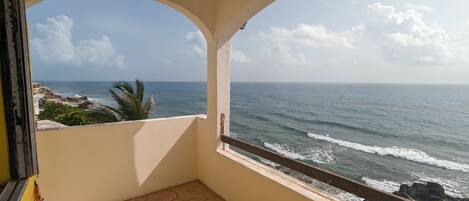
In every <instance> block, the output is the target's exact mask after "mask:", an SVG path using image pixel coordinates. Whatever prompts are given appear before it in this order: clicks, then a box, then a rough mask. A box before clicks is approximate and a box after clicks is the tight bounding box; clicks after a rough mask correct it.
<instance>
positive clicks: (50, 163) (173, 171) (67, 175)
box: [37, 115, 336, 201]
mask: <svg viewBox="0 0 469 201" xmlns="http://www.w3.org/2000/svg"><path fill="white" fill-rule="evenodd" d="M208 122H209V120H208V119H207V118H206V117H205V115H195V116H183V117H174V118H163V119H152V120H142V121H132V122H122V123H111V124H102V125H94V126H81V127H67V128H48V129H44V130H39V131H38V132H37V150H38V152H37V153H38V161H39V169H40V171H41V173H40V176H39V179H38V183H39V186H40V190H41V193H42V196H43V197H44V198H45V200H49V201H56V200H57V201H60V200H68V201H73V200H80V201H83V200H90V201H92V200H99V201H101V200H128V199H132V198H137V199H135V200H139V199H138V197H139V196H142V195H148V196H151V195H152V194H151V193H153V192H159V191H161V190H164V189H167V188H170V187H173V186H177V185H181V184H187V183H188V182H192V181H200V182H201V183H203V184H204V185H206V186H207V187H208V188H210V189H211V190H212V191H213V192H214V193H215V194H217V195H219V196H220V197H222V198H223V199H224V200H279V201H280V200H336V199H335V198H334V197H332V196H330V195H328V194H326V193H324V192H321V191H320V190H318V189H315V188H313V187H311V186H309V185H307V184H305V183H303V182H301V181H299V180H297V179H295V178H293V177H290V176H288V175H285V174H283V173H281V172H279V171H277V170H274V169H272V168H270V167H267V166H265V165H263V164H261V163H259V162H257V161H254V160H252V159H250V158H248V157H245V156H243V155H241V154H238V153H237V152H234V151H232V150H230V149H229V148H227V147H223V146H222V144H221V142H220V141H219V140H218V139H215V138H213V139H210V138H211V137H212V136H215V135H214V134H213V133H214V131H213V130H210V129H209V127H208V125H207V123H208ZM196 190H197V188H196ZM189 191H190V190H189ZM153 197H155V196H153ZM141 200H143V199H141ZM145 200H151V199H145ZM155 200H158V199H155ZM161 200H163V199H161Z"/></svg>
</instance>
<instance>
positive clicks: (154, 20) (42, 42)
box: [27, 0, 469, 84]
mask: <svg viewBox="0 0 469 201" xmlns="http://www.w3.org/2000/svg"><path fill="white" fill-rule="evenodd" d="M468 9H469V1H467V0H452V1H441V0H410V1H409V0H407V1H404V0H379V1H376V0H375V1H371V0H277V1H275V2H274V3H273V4H272V5H270V6H269V7H267V8H265V9H264V10H262V11H261V12H260V13H258V14H257V15H256V16H254V17H253V18H252V19H251V20H250V21H249V22H248V23H247V27H246V29H245V30H242V31H238V33H236V34H235V36H234V37H233V39H232V55H231V62H232V63H231V65H232V81H241V82H345V83H356V82H357V83H445V84H446V83H447V84H462V83H464V84H469V12H467V10H468ZM27 15H28V24H29V32H30V34H29V37H30V49H31V59H32V68H33V79H34V80H59V81H115V80H133V79H137V78H138V79H142V80H145V81H205V80H206V66H205V65H206V62H205V60H206V45H205V41H204V38H203V36H202V34H201V33H200V31H199V30H198V29H197V27H196V26H195V25H194V24H193V23H192V22H191V21H190V20H188V19H187V18H186V17H184V16H183V15H182V14H180V13H178V12H177V11H175V10H174V9H172V8H170V7H167V6H165V5H163V4H160V3H158V2H155V1H153V0H139V1H130V0H99V1H93V0H81V1H73V0H44V1H43V2H42V3H40V4H37V5H35V6H33V7H31V8H29V9H28V11H27Z"/></svg>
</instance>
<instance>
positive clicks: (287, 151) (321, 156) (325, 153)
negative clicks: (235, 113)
mask: <svg viewBox="0 0 469 201" xmlns="http://www.w3.org/2000/svg"><path fill="white" fill-rule="evenodd" d="M264 147H267V148H269V149H271V150H273V151H275V152H277V153H279V154H281V155H283V156H285V157H288V158H291V159H295V160H311V161H314V162H316V163H321V164H328V163H331V162H333V161H334V160H335V157H334V155H332V151H331V150H324V149H309V150H306V151H303V152H301V153H298V152H295V151H294V150H293V149H291V148H290V147H289V146H288V145H282V144H278V143H267V142H265V143H264Z"/></svg>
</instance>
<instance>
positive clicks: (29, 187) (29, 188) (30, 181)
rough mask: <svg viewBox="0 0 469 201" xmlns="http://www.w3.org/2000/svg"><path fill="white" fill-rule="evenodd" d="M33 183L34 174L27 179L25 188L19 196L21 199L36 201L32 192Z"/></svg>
mask: <svg viewBox="0 0 469 201" xmlns="http://www.w3.org/2000/svg"><path fill="white" fill-rule="evenodd" d="M35 183H36V176H32V177H30V178H29V179H28V184H26V188H25V189H24V191H23V196H22V197H21V201H36V197H35V194H34V187H35V185H34V184H35Z"/></svg>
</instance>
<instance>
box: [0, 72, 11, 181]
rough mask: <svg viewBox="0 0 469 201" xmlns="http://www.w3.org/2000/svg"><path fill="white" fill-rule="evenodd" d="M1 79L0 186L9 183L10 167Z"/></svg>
mask: <svg viewBox="0 0 469 201" xmlns="http://www.w3.org/2000/svg"><path fill="white" fill-rule="evenodd" d="M2 89H3V88H2V83H1V79H0V185H3V184H5V183H6V182H8V179H9V178H10V167H9V163H8V138H7V128H6V122H5V110H4V104H3V91H2Z"/></svg>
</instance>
